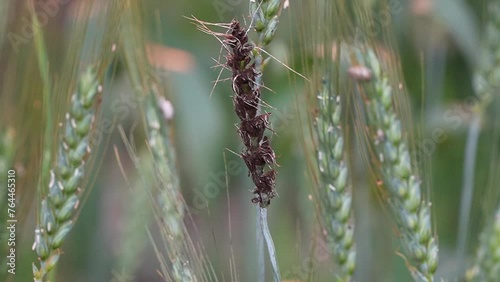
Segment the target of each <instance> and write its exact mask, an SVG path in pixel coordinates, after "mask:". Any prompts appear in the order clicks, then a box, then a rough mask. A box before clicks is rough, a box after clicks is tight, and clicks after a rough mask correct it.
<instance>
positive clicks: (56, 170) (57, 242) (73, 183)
mask: <svg viewBox="0 0 500 282" xmlns="http://www.w3.org/2000/svg"><path fill="white" fill-rule="evenodd" d="M98 85H99V83H98V80H97V77H96V73H95V72H94V70H93V69H92V68H88V69H87V70H86V71H85V72H84V73H83V74H82V76H81V77H80V80H79V83H78V89H77V90H76V92H75V94H74V95H73V96H72V98H71V109H70V111H69V112H68V113H67V114H66V121H65V123H64V129H63V130H64V132H63V134H62V136H61V138H60V140H59V144H58V152H59V153H58V156H57V160H56V164H54V166H53V168H52V170H51V172H50V175H51V179H50V183H49V192H48V195H47V196H46V197H45V198H44V199H43V200H42V201H41V205H40V209H39V219H38V225H37V228H36V230H35V243H34V245H33V249H34V250H35V252H36V253H37V255H38V260H39V261H40V265H39V267H37V266H36V265H35V264H34V263H33V275H34V279H35V281H43V279H44V277H45V275H46V274H47V273H48V272H49V271H50V270H51V269H53V268H54V267H55V265H56V264H57V261H58V260H59V256H60V254H61V252H60V250H59V247H61V245H62V243H63V241H64V239H65V238H66V236H67V235H68V233H69V232H70V231H71V228H72V227H73V224H74V222H73V217H74V215H75V211H76V209H77V208H78V204H79V201H80V195H81V192H82V191H81V187H80V185H81V183H82V180H83V179H84V176H85V159H86V158H87V157H88V155H89V153H90V151H91V147H92V145H93V144H92V142H91V138H90V137H91V128H92V124H93V122H94V119H95V100H96V95H97V94H98Z"/></svg>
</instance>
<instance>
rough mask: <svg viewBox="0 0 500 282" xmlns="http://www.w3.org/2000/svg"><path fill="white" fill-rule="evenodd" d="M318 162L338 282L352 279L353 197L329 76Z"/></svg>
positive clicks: (321, 96) (319, 121) (322, 95)
mask: <svg viewBox="0 0 500 282" xmlns="http://www.w3.org/2000/svg"><path fill="white" fill-rule="evenodd" d="M317 99H318V116H317V117H316V122H315V128H316V133H317V137H318V147H317V161H318V167H319V174H320V185H321V187H320V190H319V191H320V192H319V193H320V194H319V196H320V197H321V199H320V200H321V201H322V202H321V212H322V214H323V219H324V221H325V226H326V229H327V231H328V240H329V245H330V246H331V248H332V251H333V258H334V260H335V263H336V264H337V265H338V266H339V271H338V273H336V281H352V280H353V274H354V269H355V260H356V252H355V247H354V239H353V232H354V229H353V227H352V224H351V221H352V216H351V214H352V205H351V203H352V197H351V192H350V191H349V188H350V187H349V177H348V165H347V163H346V159H345V153H344V136H343V132H342V128H341V125H342V122H341V113H342V104H341V99H340V96H339V95H337V94H335V93H334V90H333V88H332V85H331V82H330V81H329V78H324V79H323V81H322V89H321V90H320V91H319V92H318V96H317Z"/></svg>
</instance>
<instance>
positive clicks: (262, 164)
mask: <svg viewBox="0 0 500 282" xmlns="http://www.w3.org/2000/svg"><path fill="white" fill-rule="evenodd" d="M224 43H225V44H226V46H227V47H228V54H227V55H226V59H227V66H228V67H229V68H230V69H231V71H232V73H233V91H234V93H235V95H234V96H233V103H234V110H235V112H236V115H238V117H239V119H240V121H241V122H240V124H239V126H238V133H239V135H240V137H241V139H242V140H243V144H244V145H245V148H244V149H243V152H242V154H241V156H242V158H243V160H244V161H245V164H246V165H247V167H248V174H249V176H250V177H251V178H252V181H253V183H254V184H255V188H254V190H253V193H254V197H253V199H252V203H254V204H259V206H260V207H262V208H265V207H267V206H268V205H269V204H270V203H271V199H272V198H273V197H274V196H276V190H275V189H274V187H275V179H276V171H275V170H274V169H272V168H271V169H269V170H266V165H268V166H269V167H272V166H274V164H275V160H276V155H275V153H274V151H273V149H272V148H271V145H270V141H269V138H267V137H266V136H265V130H266V128H268V127H269V116H270V114H269V113H264V114H260V113H259V107H260V90H261V86H260V85H259V84H258V83H256V81H260V75H261V74H260V71H258V70H257V69H258V68H256V66H255V64H256V61H257V60H259V59H260V57H257V56H255V52H254V48H255V46H254V45H253V44H252V43H251V42H250V41H249V40H248V35H247V32H246V30H245V29H244V28H242V27H241V26H240V23H239V22H238V21H237V20H233V21H232V22H231V25H230V28H229V31H228V33H227V35H226V36H225V40H224Z"/></svg>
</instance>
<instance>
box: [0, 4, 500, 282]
mask: <svg viewBox="0 0 500 282" xmlns="http://www.w3.org/2000/svg"><path fill="white" fill-rule="evenodd" d="M47 1H48V0H47ZM37 2H46V1H44V0H40V1H33V3H35V5H37ZM78 2H85V1H76V0H73V1H69V3H68V4H65V5H61V7H60V10H59V11H58V13H56V14H55V15H54V16H53V17H51V18H50V19H49V22H48V24H46V25H45V26H44V27H43V32H44V34H45V39H46V42H47V48H48V49H47V50H48V58H49V61H50V65H51V71H52V77H54V78H55V79H57V78H58V77H61V73H63V72H64V63H65V62H64V60H63V56H62V54H64V52H68V49H67V48H68V46H70V42H68V40H69V38H70V35H71V32H72V31H74V29H75V26H77V25H79V24H82V23H81V22H78V21H77V20H75V18H74V13H75V11H74V9H72V7H73V6H76V5H77V4H81V3H78ZM143 2H144V7H145V9H144V11H143V13H144V15H145V16H144V17H143V18H142V21H143V26H142V27H141V30H142V32H143V33H144V34H145V36H146V37H148V38H152V39H151V40H152V41H151V43H154V44H156V45H155V46H157V47H158V50H159V51H158V54H157V56H153V61H155V62H157V63H158V65H160V67H161V68H162V70H163V72H162V75H163V76H162V78H163V79H164V81H165V82H166V83H167V85H168V89H169V93H168V97H169V98H170V99H171V101H172V103H173V106H174V110H175V120H174V125H173V127H174V132H175V134H174V138H175V149H176V151H177V158H178V159H177V161H178V167H179V172H180V177H181V185H182V190H183V193H184V197H185V201H186V204H187V206H188V207H189V211H190V213H191V215H192V222H191V220H186V221H187V226H188V228H189V230H190V231H191V233H192V234H193V240H194V241H195V242H200V243H202V244H203V245H204V246H205V248H206V251H207V253H208V256H209V258H210V260H211V262H212V264H213V266H214V269H215V270H216V272H217V274H218V276H219V278H220V280H221V281H223V279H222V277H225V280H229V277H230V276H229V275H230V274H229V273H230V267H229V257H230V255H231V252H232V251H234V256H235V261H236V269H237V271H238V275H239V280H240V281H255V279H256V277H257V266H256V261H257V252H256V247H255V245H256V236H255V234H256V224H255V222H256V207H254V206H252V204H251V203H250V199H251V193H250V190H251V188H252V187H253V184H252V183H251V181H250V179H249V178H248V177H247V171H246V168H245V167H244V163H243V161H242V160H241V159H240V158H239V157H238V156H237V155H235V154H234V153H232V151H234V152H240V151H241V144H240V140H239V137H238V134H237V132H236V127H235V124H236V123H237V122H238V120H237V117H236V115H235V114H234V111H233V105H232V99H231V98H230V97H231V95H232V91H231V85H230V81H223V82H219V83H217V85H216V87H215V88H214V91H213V93H212V95H210V93H211V89H212V87H213V85H214V83H213V82H214V81H215V80H216V79H217V76H218V73H219V69H220V68H213V67H214V66H215V65H217V64H218V63H217V62H216V61H214V59H215V60H220V61H222V62H223V61H224V58H223V56H224V53H223V51H224V50H221V46H220V43H219V42H218V41H217V40H216V39H215V38H214V37H213V36H210V35H207V34H204V33H202V32H200V31H198V30H196V27H195V26H194V25H193V24H192V22H191V21H190V20H188V19H186V17H190V16H192V15H194V16H195V17H196V18H199V19H202V20H204V21H208V22H229V21H230V20H231V19H233V18H234V17H236V18H238V19H240V20H242V21H243V20H246V21H248V20H249V19H248V16H247V15H248V1H243V0H214V1H212V0H210V1H194V0H185V1H171V0H167V1H154V0H148V1H143ZM291 2H292V3H291V5H290V7H289V8H288V9H286V10H285V11H283V14H282V16H281V21H280V24H279V28H278V32H277V36H276V38H275V40H274V41H273V43H272V44H271V45H270V46H269V49H268V51H269V52H270V53H271V54H273V56H275V57H276V58H278V59H279V60H280V61H282V62H283V63H286V64H287V65H290V66H291V67H292V68H294V69H296V70H297V71H298V72H302V71H303V69H302V66H301V64H299V62H301V60H302V59H303V58H306V60H307V58H308V57H310V56H311V54H306V53H305V52H306V51H304V49H303V48H301V46H303V42H301V37H300V34H299V32H298V31H300V30H304V26H305V27H306V30H307V28H313V27H308V26H307V24H308V23H304V22H301V21H300V20H299V19H301V18H302V17H301V16H300V14H301V9H300V7H301V5H303V2H302V1H298V0H297V1H291ZM371 2H376V1H371ZM483 2H484V1H474V0H469V1H461V0H440V1H437V0H436V1H432V0H411V1H410V0H394V1H387V3H386V4H383V5H381V6H377V8H374V9H375V10H374V11H375V13H376V12H377V11H382V10H383V9H388V6H387V5H400V6H401V8H402V9H401V10H400V11H398V12H397V13H392V14H391V15H392V23H391V24H392V25H393V32H394V37H395V38H396V42H395V43H396V44H395V45H396V46H395V48H396V49H395V50H396V51H397V52H399V55H400V57H401V65H402V69H403V73H404V79H405V81H404V82H405V84H406V87H407V89H408V93H410V102H411V104H412V111H413V112H412V114H413V120H414V122H415V124H414V126H415V128H416V129H419V130H421V131H422V136H421V137H420V139H421V140H422V142H421V143H420V144H421V146H422V148H423V149H422V152H423V154H425V157H427V158H429V161H427V162H426V163H425V165H424V168H425V169H424V170H423V172H424V173H425V175H423V177H424V183H427V184H428V185H430V189H431V191H432V196H431V197H432V198H431V200H432V204H433V209H434V210H433V212H434V220H435V225H436V228H437V229H436V230H437V234H438V239H439V248H440V267H439V269H438V277H439V276H442V277H446V278H449V279H453V278H454V277H455V275H457V271H460V270H459V269H455V268H454V265H455V261H454V258H455V257H454V255H455V251H456V239H457V225H458V224H457V223H458V215H459V211H460V193H461V187H462V171H463V158H464V148H465V147H464V146H465V140H466V131H467V126H468V124H469V122H470V116H471V112H470V108H468V107H467V106H466V105H467V104H466V102H467V101H468V99H469V100H470V99H471V98H472V97H473V96H474V93H473V90H472V74H473V70H474V68H475V66H476V64H477V62H478V60H479V56H480V51H479V42H480V41H479V40H480V36H481V30H482V28H483V18H484V14H485V5H484V3H483ZM29 3H31V1H14V0H2V3H1V5H0V7H1V10H0V13H1V16H0V29H1V30H3V33H2V34H1V35H2V36H3V41H2V45H1V46H2V47H1V48H2V49H1V50H2V51H1V54H0V77H1V79H2V80H0V81H1V83H2V84H1V85H0V89H2V92H1V95H2V100H1V101H2V105H1V107H2V114H1V118H2V120H1V123H0V126H2V127H8V126H10V127H13V128H14V130H15V131H16V138H18V140H19V142H18V148H17V150H18V151H19V153H16V154H17V157H16V164H15V165H16V168H17V169H18V171H21V172H22V173H19V175H20V178H22V179H21V180H20V181H21V183H22V186H19V188H18V189H19V194H18V197H19V201H21V202H22V203H21V207H22V213H23V215H22V216H23V217H22V220H21V224H22V226H21V228H20V229H18V239H19V247H18V249H17V251H18V259H19V260H18V266H17V268H18V269H17V270H18V272H17V274H16V276H15V277H14V279H12V278H13V277H10V278H9V279H10V280H8V281H31V279H32V272H31V266H30V264H31V262H33V261H34V260H35V255H34V253H33V252H32V251H31V245H32V242H33V238H34V231H33V230H34V215H35V210H36V206H37V205H36V200H37V199H36V197H35V189H36V179H37V175H38V173H39V171H40V170H39V165H40V164H39V161H40V148H41V147H40V146H39V145H40V143H37V142H39V141H40V140H38V139H40V136H41V135H40V132H41V128H40V126H41V125H40V124H39V122H38V123H37V122H33V120H34V119H35V117H36V116H37V114H38V115H40V109H39V105H38V106H37V102H36V101H38V103H40V99H41V97H40V95H41V92H40V89H41V87H42V84H41V83H42V82H41V79H40V75H39V74H37V63H36V60H33V58H34V57H33V53H34V51H33V50H34V44H33V42H32V40H29V41H28V42H26V43H23V44H22V46H21V47H20V48H21V51H20V52H17V53H16V52H15V51H13V46H12V40H11V37H9V34H11V33H16V32H21V29H22V27H23V24H24V22H23V19H29V14H28V12H27V8H26V7H27V6H28V4H29ZM305 3H307V1H306V2H305ZM94 5H96V6H97V8H95V11H93V12H94V13H95V14H93V15H94V16H93V17H91V18H90V19H89V21H91V24H90V25H89V31H88V34H89V35H88V36H89V37H90V38H91V37H92V36H93V35H94V36H95V35H96V34H100V33H101V32H102V31H103V26H101V25H100V23H92V21H93V19H95V18H98V17H102V15H101V16H99V13H100V10H99V7H98V6H99V4H94ZM384 5H386V6H384ZM377 9H378V10H377ZM346 16H347V15H346ZM220 31H221V32H224V31H223V30H220ZM87 41H89V42H87ZM91 41H92V40H87V39H85V40H82V42H83V44H84V45H83V48H84V49H85V48H86V47H85V46H86V45H85V44H91ZM120 48H121V46H120V45H118V46H117V50H118V52H119V51H120ZM155 54H156V53H155ZM122 64H123V62H120V61H118V62H117V63H116V68H117V71H116V74H115V76H114V79H113V86H112V87H110V88H109V91H107V92H106V91H105V95H109V96H108V97H103V105H102V109H103V115H104V116H110V115H112V114H113V111H112V103H113V101H115V100H116V99H122V97H126V96H127V95H128V96H130V95H133V91H131V90H132V87H131V86H130V82H129V81H128V79H127V76H126V74H125V70H124V69H123V65H122ZM228 77H230V73H229V72H227V71H224V72H222V76H221V78H222V79H224V78H228ZM264 82H265V85H266V87H268V88H270V89H272V90H273V92H271V91H266V92H265V93H264V96H263V97H264V99H265V101H266V103H268V104H270V105H271V106H272V107H274V109H272V110H270V111H271V112H272V114H273V115H272V119H271V120H272V123H273V129H274V131H275V132H276V135H274V136H273V137H272V143H273V147H274V150H275V151H276V154H277V155H278V160H277V161H278V163H279V165H280V166H279V168H278V177H277V191H278V194H279V197H278V198H276V199H275V200H274V201H273V204H272V205H271V206H270V208H269V226H270V229H271V232H272V235H273V238H274V241H275V244H276V248H277V256H278V261H279V263H280V269H281V273H282V278H283V279H284V280H289V281H291V280H299V281H304V280H306V279H307V278H308V275H309V274H310V273H313V275H314V277H315V279H317V281H330V279H329V277H331V273H332V272H333V271H334V270H333V269H331V263H330V262H329V255H328V251H327V249H326V246H325V243H324V242H325V241H324V239H323V237H322V235H321V230H320V227H319V225H318V221H317V219H316V218H315V211H314V203H313V201H311V200H310V197H309V195H310V194H311V187H312V185H313V184H312V182H311V178H310V175H309V171H310V168H309V167H308V166H310V165H311V158H312V157H313V156H312V155H310V152H304V145H303V144H304V142H305V143H309V142H310V139H311V136H310V134H309V129H308V128H307V126H308V125H307V124H305V123H304V118H305V117H307V116H308V115H311V113H312V109H310V108H309V106H308V104H307V103H305V102H304V101H305V97H304V95H305V94H304V83H305V82H304V80H303V79H301V78H300V77H298V76H296V75H294V74H293V73H291V72H289V71H287V69H286V68H285V67H283V66H282V65H281V64H280V63H279V62H277V61H271V62H270V65H269V66H268V68H267V69H266V71H265V75H264ZM25 83H27V84H29V85H28V86H26V85H24V84H25ZM12 85H14V86H15V87H14V86H12ZM21 87H28V88H29V89H28V90H23V93H29V95H31V96H27V94H24V95H20V94H19V95H18V94H17V93H14V92H15V91H14V90H15V89H21ZM23 89H24V88H23ZM37 89H38V90H37ZM28 97H29V98H28ZM61 99H62V98H61ZM65 99H66V98H65ZM60 104H62V103H60ZM56 106H57V105H56ZM37 107H38V108H37ZM497 109H498V106H496V105H493V106H492V107H491V109H490V111H489V112H488V115H487V118H486V119H485V120H484V123H483V125H482V132H483V134H482V135H481V138H480V146H479V151H478V158H477V159H478V162H477V166H476V190H475V198H474V208H473V211H472V219H471V228H470V229H469V231H470V237H469V238H470V240H469V244H468V245H469V246H468V253H469V254H470V255H472V254H473V250H474V249H475V247H476V242H477V237H478V233H479V231H480V230H481V228H482V226H483V221H482V219H483V218H484V216H485V213H488V212H491V207H493V206H495V205H496V203H497V199H498V198H495V197H488V196H491V195H492V193H491V190H492V188H497V187H491V186H488V185H490V184H488V179H489V177H490V176H489V174H488V173H489V172H490V171H491V170H492V168H491V164H492V162H491V160H492V159H495V158H498V154H496V153H497V152H495V151H494V148H495V147H497V146H498V145H499V143H498V139H494V138H493V137H492V134H490V133H491V132H494V130H495V128H494V127H495V126H496V124H495V123H494V121H495V114H496V110H497ZM61 111H62V110H61ZM26 121H31V122H28V123H26ZM118 123H119V125H121V126H122V127H123V128H124V131H125V132H126V133H127V134H128V133H131V134H132V135H134V136H135V138H136V144H137V147H138V150H139V151H140V150H141V149H145V146H144V142H143V139H144V137H143V135H141V134H140V130H137V129H136V127H137V126H140V116H139V113H138V112H136V111H134V109H132V110H131V111H130V112H128V113H127V114H126V115H124V118H122V119H120V120H119V121H118ZM117 125H118V124H117ZM435 129H440V130H442V131H443V132H444V134H445V136H446V138H443V139H444V140H433V137H432V136H433V135H432V134H433V130H435ZM138 132H139V133H138ZM107 138H109V141H108V142H107V144H102V146H103V148H102V149H101V150H100V152H102V155H101V156H100V159H101V160H100V161H99V162H96V164H97V165H96V168H95V169H93V171H94V175H93V176H91V177H90V178H91V179H92V181H91V184H92V186H93V188H92V190H91V192H90V193H89V195H88V198H87V200H86V201H85V205H84V206H83V209H82V211H81V214H80V216H79V219H78V224H77V225H76V227H75V228H74V230H73V231H72V232H71V235H70V237H69V238H68V240H67V242H66V243H65V245H64V246H63V249H64V255H63V257H62V259H61V262H60V265H59V266H58V268H57V271H58V274H57V281H111V280H112V279H115V280H114V281H121V280H119V279H120V277H121V273H123V271H122V269H119V267H118V266H117V265H118V264H117V261H119V260H120V257H121V256H123V254H124V253H126V252H127V249H128V248H129V247H130V246H127V245H123V244H121V243H122V242H123V238H124V237H125V235H124V234H126V231H127V230H128V229H127V227H129V226H130V225H131V224H132V223H131V222H130V220H131V218H132V217H134V215H136V214H143V220H144V222H145V223H147V222H148V221H151V219H148V212H147V209H148V203H147V201H146V202H145V203H144V206H143V208H141V206H139V208H137V207H133V206H132V205H131V204H130V203H131V199H133V198H134V197H136V193H139V192H138V190H137V188H133V186H134V185H135V183H136V181H135V180H136V179H138V178H139V176H138V175H137V171H136V170H135V169H134V168H133V166H132V164H131V163H130V160H129V159H128V157H127V152H126V148H125V145H124V144H123V140H122V137H121V136H120V135H119V134H118V131H117V130H115V131H113V133H111V134H110V135H109V136H107ZM37 140H38V141H37ZM115 148H116V150H117V152H119V154H120V156H121V157H122V160H121V161H122V165H123V166H124V168H125V170H126V174H127V176H128V178H129V181H128V182H127V181H126V180H125V178H124V176H123V174H122V173H121V171H120V168H119V165H118V161H117V159H116V155H115V150H114V149H115ZM352 148H353V150H355V148H356V146H352ZM353 155H354V156H358V159H355V160H354V161H353V166H354V167H355V171H354V172H353V173H352V177H353V181H354V185H353V187H354V205H355V216H356V231H355V236H356V242H357V252H358V258H357V263H358V266H357V277H358V281H410V280H411V278H410V275H409V273H408V271H407V269H406V267H405V261H404V259H403V258H401V257H399V256H397V255H396V254H395V251H396V249H397V247H398V243H397V239H396V236H395V233H396V232H395V226H394V225H393V224H392V223H391V218H390V216H388V215H387V213H386V212H385V211H384V208H383V206H382V205H381V203H380V202H379V201H378V200H377V198H376V196H375V193H374V190H373V187H372V186H371V185H370V184H369V183H368V180H369V177H368V172H367V171H366V170H365V169H364V166H363V164H362V160H361V158H359V154H358V155H356V152H353ZM226 167H227V168H226ZM226 169H227V173H228V175H229V177H230V178H229V198H230V199H229V200H230V208H229V207H228V198H227V194H226V185H225V172H226ZM497 186H498V183H497ZM493 194H494V193H493ZM136 218H137V217H136ZM229 218H230V220H231V230H230V229H229V227H230V226H229ZM138 226H139V227H138V228H139V229H142V230H144V231H142V230H141V232H142V233H141V232H140V233H141V234H142V235H140V236H139V238H140V239H142V240H143V243H144V249H143V250H140V255H138V259H137V261H136V265H137V267H136V269H135V271H134V273H133V277H130V280H125V281H161V278H160V277H159V276H158V274H157V272H156V269H158V267H159V264H158V260H157V258H156V256H155V254H154V251H153V249H152V245H151V243H150V239H149V237H148V236H147V233H146V232H145V228H144V226H142V227H141V225H140V224H139V225H138ZM271 277H272V276H271V273H270V269H269V270H268V278H269V279H271ZM452 281H454V280H452Z"/></svg>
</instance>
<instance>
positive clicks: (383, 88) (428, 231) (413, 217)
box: [361, 50, 438, 281]
mask: <svg viewBox="0 0 500 282" xmlns="http://www.w3.org/2000/svg"><path fill="white" fill-rule="evenodd" d="M361 56H362V57H364V60H365V62H364V63H365V64H366V66H367V67H368V68H369V69H370V71H371V80H370V81H369V82H367V83H364V84H363V86H364V87H365V89H366V93H367V96H368V99H369V101H368V102H367V109H366V111H367V114H368V119H369V123H370V125H371V128H372V131H371V136H370V137H372V138H373V139H372V140H371V141H372V142H373V144H374V145H375V149H376V153H377V157H378V161H379V162H380V169H381V174H382V177H383V183H384V187H386V188H387V192H388V200H389V204H390V206H391V208H392V210H393V212H394V215H395V217H396V220H397V223H398V226H399V228H400V231H401V242H402V245H403V247H404V250H405V251H406V255H407V259H408V262H409V263H410V271H411V272H412V274H413V276H414V278H415V279H416V280H417V281H433V280H434V278H433V276H434V272H435V271H436V268H437V265H438V247H437V242H436V239H435V238H434V236H433V233H432V224H431V210H430V203H428V202H427V201H426V200H425V198H424V197H423V195H422V189H421V179H420V177H419V176H418V175H417V173H416V171H415V169H414V168H413V167H412V163H411V158H410V151H409V148H408V141H407V140H406V138H405V135H404V133H403V132H402V130H403V129H402V126H401V119H400V118H399V117H398V116H397V114H396V111H395V109H394V106H393V92H392V90H393V89H392V86H391V84H390V82H389V77H388V76H387V74H386V73H385V72H384V71H383V69H382V66H381V64H380V62H379V60H378V58H377V55H376V54H375V53H374V52H373V51H372V50H368V51H367V52H366V53H364V54H363V55H361Z"/></svg>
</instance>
